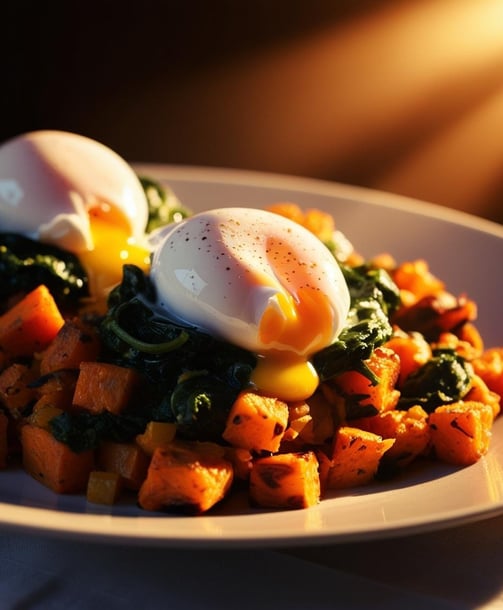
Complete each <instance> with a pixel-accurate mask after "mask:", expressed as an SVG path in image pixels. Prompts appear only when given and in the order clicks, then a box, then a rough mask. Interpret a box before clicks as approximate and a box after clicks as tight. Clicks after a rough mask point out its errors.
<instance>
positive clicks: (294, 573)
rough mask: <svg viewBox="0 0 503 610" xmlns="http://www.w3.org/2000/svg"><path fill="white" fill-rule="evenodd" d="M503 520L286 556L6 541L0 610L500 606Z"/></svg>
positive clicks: (1, 541)
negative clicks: (4, 609)
mask: <svg viewBox="0 0 503 610" xmlns="http://www.w3.org/2000/svg"><path fill="white" fill-rule="evenodd" d="M502 565H503V516H501V517H496V518H492V519H487V520H484V521H480V522H477V523H471V524H468V525H463V526H460V527H455V528H450V529H445V530H440V531H435V532H431V533H426V534H424V533H423V534H418V535H414V536H408V537H402V538H395V539H385V540H374V541H369V542H357V543H347V544H346V543H345V544H338V545H327V546H323V545H318V546H308V547H296V548H286V549H275V550H270V549H269V550H267V549H242V550H240V549H233V550H215V549H213V550H194V549H163V548H158V547H154V548H152V547H149V548H147V547H141V546H140V547H129V546H119V545H115V544H102V543H99V542H91V543H88V544H85V543H83V542H82V541H75V540H69V539H55V538H50V537H45V536H41V535H28V534H25V533H20V532H13V531H4V532H2V533H0V600H1V602H2V605H1V607H2V609H3V608H6V609H12V610H28V609H30V610H33V609H38V608H41V609H44V610H59V609H60V608H61V609H62V608H65V610H66V609H67V608H69V607H71V608H72V610H84V609H86V610H87V609H88V608H89V609H91V608H100V607H103V608H104V607H106V608H107V609H110V610H114V609H115V608H133V607H138V606H139V605H141V607H142V609H143V610H147V609H149V608H160V607H166V608H167V607H171V608H176V610H185V609H187V610H188V609H190V610H197V609H199V608H201V609H203V608H204V609H205V610H208V609H209V610H211V609H212V608H218V609H219V610H225V609H227V608H229V609H231V608H232V609H233V610H234V609H235V608H236V607H239V608H240V610H246V609H248V608H250V609H251V608H253V609H255V610H256V609H257V608H260V607H262V608H272V607H274V608H275V610H283V608H284V609H286V608H288V609H289V610H297V609H304V608H306V609H309V610H318V609H324V608H327V609H328V608H330V609H331V610H338V609H344V610H353V609H358V610H362V609H366V608H386V609H387V610H394V609H395V608H396V609H397V610H398V609H400V610H403V608H407V609H408V610H416V609H423V608H425V609H428V610H444V609H457V610H464V609H467V610H468V609H485V610H494V609H496V608H503V570H502V567H501V566H502Z"/></svg>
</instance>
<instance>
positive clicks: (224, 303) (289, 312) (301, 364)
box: [151, 208, 349, 401]
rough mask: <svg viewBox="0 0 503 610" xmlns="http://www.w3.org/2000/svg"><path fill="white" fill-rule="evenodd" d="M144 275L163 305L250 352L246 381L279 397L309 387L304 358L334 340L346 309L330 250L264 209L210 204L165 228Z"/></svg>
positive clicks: (313, 379) (290, 397)
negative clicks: (251, 367) (252, 365)
mask: <svg viewBox="0 0 503 610" xmlns="http://www.w3.org/2000/svg"><path fill="white" fill-rule="evenodd" d="M151 277H152V280H153V282H154V284H155V286H156V291H157V297H158V302H157V305H158V306H159V308H160V309H161V310H163V311H165V312H166V313H168V314H169V315H170V317H172V318H174V319H175V320H178V321H180V322H181V323H185V324H189V325H193V326H196V327H198V328H200V329H201V330H203V331H204V332H207V333H209V334H211V335H213V336H215V337H217V338H219V339H222V340H224V341H228V342H229V343H233V344H235V345H238V346H240V347H243V348H244V349H247V350H249V351H251V352H253V353H255V354H256V356H257V366H256V367H255V369H254V371H253V372H252V375H251V379H250V381H251V384H252V385H253V386H255V387H256V389H257V390H258V391H259V392H261V393H263V394H267V395H270V396H275V397H277V398H280V399H282V400H285V401H296V400H303V399H306V398H308V397H309V396H311V395H312V394H313V393H314V391H315V390H316V388H317V386H318V383H319V380H318V375H317V373H316V371H315V369H314V367H313V365H312V364H311V362H310V359H311V357H312V356H313V355H314V353H316V352H317V351H319V350H320V349H323V348H324V347H326V346H328V345H330V344H331V343H332V342H333V341H334V340H335V338H336V337H337V335H338V334H339V332H340V330H341V329H342V328H343V326H344V324H345V322H346V319H347V314H348V311H349V292H348V288H347V285H346V282H345V280H344V277H343V274H342V272H341V270H340V268H339V266H338V264H337V261H336V260H335V258H334V257H333V255H332V254H331V253H330V252H329V250H328V248H326V246H325V245H324V244H323V243H322V242H321V241H320V240H319V239H318V238H317V237H315V236H314V235H313V234H312V233H311V232H310V231H308V230H307V229H305V228H304V227H301V226H299V225H298V224H296V223H294V222H293V221H291V220H288V219H286V218H282V217H280V216H279V215H277V214H273V213H271V212H266V211H264V210H254V209H248V208H223V209H218V210H210V211H209V212H203V213H201V214H197V215H196V216H193V217H192V218H189V219H187V220H185V221H183V222H181V223H179V224H178V225H177V226H174V227H172V228H170V229H169V230H168V231H167V232H166V234H165V236H164V239H163V240H162V241H161V242H160V244H159V245H158V247H156V249H155V251H154V254H153V261H152V271H151Z"/></svg>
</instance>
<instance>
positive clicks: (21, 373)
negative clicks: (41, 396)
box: [0, 362, 37, 412]
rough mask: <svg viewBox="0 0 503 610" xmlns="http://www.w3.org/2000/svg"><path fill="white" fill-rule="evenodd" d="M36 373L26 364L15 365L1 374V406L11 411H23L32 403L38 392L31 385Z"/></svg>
mask: <svg viewBox="0 0 503 610" xmlns="http://www.w3.org/2000/svg"><path fill="white" fill-rule="evenodd" d="M34 379H35V373H34V371H33V370H32V369H31V368H30V367H29V366H27V365H26V364H21V363H17V362H16V363H14V364H11V365H10V366H8V367H7V368H6V369H5V370H3V371H2V373H0V404H2V405H3V406H4V407H6V408H7V409H8V410H9V411H11V412H14V411H18V412H19V411H22V410H23V409H24V408H25V407H26V406H28V405H29V404H30V403H32V402H33V401H34V400H35V399H36V397H37V392H36V390H35V389H34V388H31V387H29V384H30V383H31V382H32V381H34Z"/></svg>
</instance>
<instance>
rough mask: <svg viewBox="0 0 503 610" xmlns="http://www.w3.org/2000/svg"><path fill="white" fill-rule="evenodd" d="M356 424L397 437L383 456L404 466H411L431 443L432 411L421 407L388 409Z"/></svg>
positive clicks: (376, 432)
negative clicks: (429, 421) (403, 409)
mask: <svg viewBox="0 0 503 610" xmlns="http://www.w3.org/2000/svg"><path fill="white" fill-rule="evenodd" d="M352 423H353V424H354V425H355V426H357V427H361V428H362V429H364V430H367V431H368V432H372V433H373V434H377V435H378V436H381V437H382V438H393V439H395V442H394V444H393V446H392V447H390V448H389V449H388V450H387V451H386V453H385V454H384V455H383V458H382V459H383V460H384V461H386V462H392V463H393V464H395V465H397V466H400V467H404V466H407V465H408V464H410V462H412V461H413V460H414V459H415V458H416V457H418V456H420V455H422V454H424V453H425V452H426V450H427V448H428V446H429V443H430V427H429V425H428V414H427V413H426V411H425V410H424V409H423V408H422V407H420V406H414V407H411V408H410V409H408V410H407V411H396V410H393V411H384V412H383V413H378V414H377V415H376V416H374V417H367V418H365V419H363V420H357V421H355V422H352Z"/></svg>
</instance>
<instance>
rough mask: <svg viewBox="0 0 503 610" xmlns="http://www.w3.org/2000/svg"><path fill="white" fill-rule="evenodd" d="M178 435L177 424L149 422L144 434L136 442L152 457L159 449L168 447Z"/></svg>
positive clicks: (138, 436) (137, 437)
mask: <svg viewBox="0 0 503 610" xmlns="http://www.w3.org/2000/svg"><path fill="white" fill-rule="evenodd" d="M175 435H176V424H174V423H171V422H161V421H149V422H148V423H147V425H146V427H145V431H144V432H143V433H142V434H138V435H137V436H136V438H135V441H136V443H137V445H138V446H139V447H141V449H142V450H143V452H144V453H146V454H147V455H152V454H153V453H154V451H155V449H157V447H166V446H167V445H169V444H170V443H171V441H172V440H173V439H174V438H175Z"/></svg>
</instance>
